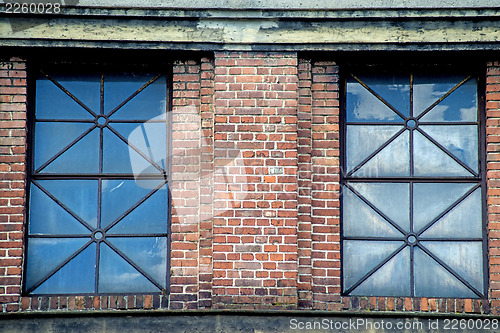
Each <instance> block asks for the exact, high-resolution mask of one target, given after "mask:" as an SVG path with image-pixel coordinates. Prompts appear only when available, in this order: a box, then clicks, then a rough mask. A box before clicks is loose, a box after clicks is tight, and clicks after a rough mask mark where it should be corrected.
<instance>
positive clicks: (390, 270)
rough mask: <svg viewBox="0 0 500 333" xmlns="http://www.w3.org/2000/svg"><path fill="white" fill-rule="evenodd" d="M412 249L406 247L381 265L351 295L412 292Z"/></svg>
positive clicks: (397, 294)
mask: <svg viewBox="0 0 500 333" xmlns="http://www.w3.org/2000/svg"><path fill="white" fill-rule="evenodd" d="M409 272H410V249H409V248H408V247H406V248H405V249H403V250H402V251H401V252H399V253H398V254H397V255H396V256H395V257H394V258H392V259H391V260H389V261H388V262H387V263H386V264H385V265H384V266H382V267H380V268H379V269H378V270H377V271H376V272H375V273H373V275H371V276H370V277H369V278H368V279H367V280H366V281H365V282H363V283H361V284H360V285H359V286H358V287H357V288H356V289H354V291H353V292H351V295H359V296H402V295H409V294H410V279H409V275H408V273H409Z"/></svg>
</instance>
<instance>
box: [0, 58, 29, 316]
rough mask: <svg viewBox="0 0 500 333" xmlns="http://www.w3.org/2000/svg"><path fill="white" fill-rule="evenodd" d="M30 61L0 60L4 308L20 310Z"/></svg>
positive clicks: (0, 306)
mask: <svg viewBox="0 0 500 333" xmlns="http://www.w3.org/2000/svg"><path fill="white" fill-rule="evenodd" d="M25 152H26V65H25V63H24V61H23V60H22V59H19V58H11V59H8V60H5V61H2V62H0V311H17V310H18V309H19V300H20V297H19V296H20V292H21V287H20V286H21V264H22V261H23V221H24V218H23V216H24V198H25V178H26V168H25V165H26V163H25V162H26V154H25Z"/></svg>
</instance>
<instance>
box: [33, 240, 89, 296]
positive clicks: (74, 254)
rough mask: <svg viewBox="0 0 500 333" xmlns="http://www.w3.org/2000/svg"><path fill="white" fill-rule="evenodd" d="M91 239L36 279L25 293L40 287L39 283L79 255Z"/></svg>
mask: <svg viewBox="0 0 500 333" xmlns="http://www.w3.org/2000/svg"><path fill="white" fill-rule="evenodd" d="M92 243H93V241H92V240H90V241H88V242H87V243H86V244H85V245H83V246H82V247H81V248H80V249H78V250H77V251H76V252H75V253H73V254H72V255H71V256H69V257H68V259H66V260H64V261H63V262H62V263H61V264H59V265H58V266H57V267H56V268H54V269H53V270H51V271H50V272H49V273H48V274H47V275H46V276H45V277H43V278H42V279H41V280H40V281H38V282H37V283H35V284H34V285H33V286H32V287H31V288H29V289H28V290H26V293H28V294H29V293H31V292H32V291H33V290H35V289H36V288H38V287H40V285H41V284H42V283H44V282H45V281H47V280H48V279H49V278H50V277H51V276H52V275H54V274H55V273H56V272H57V271H59V270H60V269H61V268H63V267H64V266H66V264H67V263H69V262H70V261H71V260H73V259H74V258H75V257H76V256H77V255H79V254H80V253H82V252H83V251H84V250H85V249H86V248H87V247H89V245H90V244H92Z"/></svg>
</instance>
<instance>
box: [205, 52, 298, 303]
mask: <svg viewBox="0 0 500 333" xmlns="http://www.w3.org/2000/svg"><path fill="white" fill-rule="evenodd" d="M297 82H298V77H297V57H296V54H294V53H239V52H238V53H216V54H215V97H214V98H215V127H214V129H215V137H214V138H215V142H214V148H215V151H214V152H215V165H216V175H215V193H214V198H215V200H216V201H215V206H214V215H215V218H214V247H213V249H214V279H213V288H214V289H213V294H214V295H213V302H214V307H215V308H228V307H229V308H231V307H238V308H250V309H253V308H257V309H266V308H283V307H284V308H288V307H291V308H294V307H296V305H297V291H296V281H297Z"/></svg>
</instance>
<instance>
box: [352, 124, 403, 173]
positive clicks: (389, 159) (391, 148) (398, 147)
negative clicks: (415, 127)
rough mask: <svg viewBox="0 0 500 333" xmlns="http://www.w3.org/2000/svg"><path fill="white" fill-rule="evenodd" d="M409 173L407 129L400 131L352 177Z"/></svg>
mask: <svg viewBox="0 0 500 333" xmlns="http://www.w3.org/2000/svg"><path fill="white" fill-rule="evenodd" d="M409 174H410V153H409V134H408V131H405V132H403V133H401V135H400V136H398V137H397V138H396V139H395V140H394V141H392V142H391V143H390V144H388V145H387V146H386V147H385V148H384V149H382V150H381V151H380V152H379V153H378V154H376V155H375V156H374V157H372V158H371V159H370V160H369V161H368V162H366V164H365V165H363V166H362V167H361V168H360V169H359V170H358V171H356V172H355V173H354V174H353V177H391V176H408V175H409Z"/></svg>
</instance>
